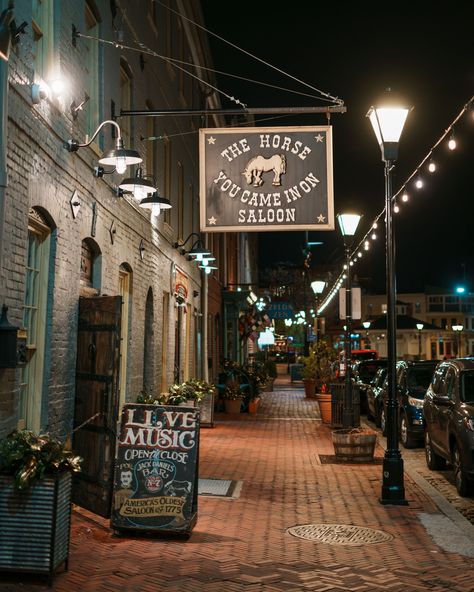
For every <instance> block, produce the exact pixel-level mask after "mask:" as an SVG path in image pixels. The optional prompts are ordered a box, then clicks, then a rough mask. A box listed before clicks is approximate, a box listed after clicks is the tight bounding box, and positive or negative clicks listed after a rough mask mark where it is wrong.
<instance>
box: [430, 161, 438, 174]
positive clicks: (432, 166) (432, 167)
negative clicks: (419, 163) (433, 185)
mask: <svg viewBox="0 0 474 592" xmlns="http://www.w3.org/2000/svg"><path fill="white" fill-rule="evenodd" d="M428 170H429V171H430V173H434V172H435V170H436V164H435V163H434V162H433V161H432V160H430V164H429V165H428Z"/></svg>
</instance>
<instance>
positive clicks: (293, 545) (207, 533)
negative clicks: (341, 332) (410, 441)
mask: <svg viewBox="0 0 474 592" xmlns="http://www.w3.org/2000/svg"><path fill="white" fill-rule="evenodd" d="M280 387H281V382H280ZM275 388H276V389H278V388H279V385H278V382H277V383H276V387H275ZM419 453H420V451H416V452H414V454H419ZM325 455H333V447H332V442H331V434H330V428H329V427H328V426H326V425H324V424H322V423H321V421H320V419H319V413H318V407H317V403H316V402H315V401H313V400H308V399H305V398H304V395H303V392H302V389H301V388H293V389H289V388H288V386H286V387H285V388H284V389H281V390H277V391H276V392H274V393H266V394H265V395H264V398H263V404H262V406H261V407H260V409H259V412H258V414H257V416H249V415H247V414H240V415H237V416H226V415H225V414H218V416H217V418H216V425H215V427H214V428H212V429H203V430H202V431H201V453H200V476H201V477H202V478H209V479H231V480H235V481H239V482H241V488H239V487H238V488H237V490H236V491H238V492H240V496H239V497H238V498H237V499H230V498H217V497H207V496H200V498H199V518H198V522H197V525H196V527H195V529H194V531H193V534H192V536H191V538H190V539H189V540H188V541H182V540H162V539H156V538H145V537H138V536H130V537H129V536H115V535H114V534H113V532H112V531H111V530H110V528H109V524H108V521H106V520H103V519H101V518H98V517H97V516H94V515H92V514H90V513H88V512H85V511H83V510H81V509H75V510H74V512H73V525H72V532H71V549H70V560H69V570H68V571H67V572H60V573H58V575H57V576H56V578H55V580H54V584H53V587H52V588H51V589H52V590H54V591H57V592H66V591H67V592H70V591H77V592H80V591H88V592H92V591H94V592H95V591H97V592H102V591H112V590H113V591H115V592H125V591H130V592H131V591H137V592H138V591H140V592H142V591H143V592H151V591H201V590H202V591H206V592H227V591H229V592H231V591H236V592H243V591H245V592H257V591H258V592H282V591H285V592H288V591H290V592H291V591H300V590H307V591H310V590H311V591H318V592H333V591H334V592H335V591H341V592H348V591H354V592H355V591H357V592H369V591H377V590H387V591H391V592H399V591H400V592H402V591H403V592H406V591H425V590H430V591H434V592H439V591H443V590H450V591H459V592H460V591H463V592H469V591H472V590H473V589H474V586H473V584H472V573H471V570H472V567H473V565H474V559H473V558H474V543H473V542H471V541H474V536H473V534H472V533H474V527H473V526H472V525H471V524H469V523H468V522H467V521H466V520H464V518H462V517H461V516H460V515H459V514H457V513H456V512H454V510H453V512H454V514H453V515H452V517H451V518H449V517H448V516H446V515H445V513H443V512H442V511H441V510H440V509H439V507H438V505H437V504H436V503H435V501H433V499H432V497H430V495H429V494H428V493H427V491H426V490H425V489H424V488H423V487H422V486H420V485H419V484H418V483H417V480H414V479H413V478H412V477H411V476H410V474H411V473H410V474H408V473H407V474H406V476H405V486H406V497H407V499H408V501H409V505H408V506H382V505H381V504H380V503H379V502H378V496H379V494H380V488H381V470H382V467H381V465H380V463H379V462H375V463H371V464H363V465H359V466H355V465H350V464H331V463H326V462H325V463H322V462H321V457H324V456H325ZM382 455H383V449H382V447H380V446H378V447H377V449H376V456H377V457H378V458H379V459H380V457H381V456H382ZM411 462H412V461H411V460H407V463H408V464H409V463H411ZM416 462H418V461H416ZM420 462H421V461H420ZM420 469H421V466H420ZM410 471H411V469H410ZM471 503H472V500H471ZM449 507H450V508H451V509H452V506H449ZM453 516H454V518H453ZM453 519H454V520H455V521H454V522H453ZM321 523H324V524H342V525H354V526H358V527H368V528H371V529H375V530H377V531H382V532H383V533H384V534H385V535H387V536H386V538H388V539H389V540H385V541H384V542H378V543H373V544H369V540H367V541H366V542H365V543H364V544H361V545H360V546H348V545H340V544H339V545H337V544H328V543H326V542H314V541H307V540H303V539H300V538H297V537H295V536H292V535H290V534H289V533H287V529H288V528H289V527H292V526H295V525H305V524H321ZM430 524H439V525H441V528H442V529H444V530H442V537H443V536H444V538H446V539H447V538H448V534H449V539H450V544H452V546H451V547H448V548H450V549H451V550H446V548H443V547H446V545H445V544H444V541H443V546H441V544H440V539H439V538H437V539H436V540H437V541H438V542H435V540H434V538H432V536H431V534H430V533H432V532H433V531H432V530H431V529H430V528H431V527H430ZM433 536H436V534H434V535H433ZM469 536H470V537H471V539H470V540H469V538H468V537H469ZM452 549H457V552H454V551H453V550H452ZM2 575H4V574H2ZM0 590H1V591H2V592H3V591H12V592H13V591H15V592H16V591H19V590H22V591H28V592H29V591H38V592H40V591H43V590H48V588H47V586H46V585H45V581H44V579H43V580H42V579H38V578H37V577H26V576H22V575H16V576H12V575H8V576H6V577H5V576H4V579H3V583H2V584H0Z"/></svg>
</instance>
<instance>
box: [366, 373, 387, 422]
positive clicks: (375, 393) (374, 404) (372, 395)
mask: <svg viewBox="0 0 474 592" xmlns="http://www.w3.org/2000/svg"><path fill="white" fill-rule="evenodd" d="M386 376H387V365H386V364H385V366H382V367H380V368H379V369H378V370H377V372H376V373H375V376H374V378H373V379H372V382H371V383H370V384H369V388H368V389H367V390H366V397H367V417H368V418H372V419H373V420H374V422H375V425H376V426H377V427H378V428H379V427H380V417H381V415H382V409H383V398H382V391H383V383H384V381H385V377H386Z"/></svg>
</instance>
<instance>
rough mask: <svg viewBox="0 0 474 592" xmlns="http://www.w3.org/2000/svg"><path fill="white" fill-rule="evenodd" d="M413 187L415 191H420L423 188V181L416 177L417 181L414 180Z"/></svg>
mask: <svg viewBox="0 0 474 592" xmlns="http://www.w3.org/2000/svg"><path fill="white" fill-rule="evenodd" d="M415 187H416V188H417V189H421V188H422V187H423V181H422V180H421V179H420V177H418V179H417V180H416V183H415Z"/></svg>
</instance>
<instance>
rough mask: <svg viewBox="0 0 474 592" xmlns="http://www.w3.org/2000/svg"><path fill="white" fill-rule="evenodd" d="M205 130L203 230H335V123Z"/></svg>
mask: <svg viewBox="0 0 474 592" xmlns="http://www.w3.org/2000/svg"><path fill="white" fill-rule="evenodd" d="M199 133H200V137H199V153H200V194H201V206H200V218H201V230H202V231H205V232H226V231H229V232H236V231H237V232H238V231H241V232H249V231H259V232H262V231H276V230H334V193H333V166H332V128H331V126H319V127H309V126H299V127H262V128H207V129H201V130H200V132H199Z"/></svg>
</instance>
